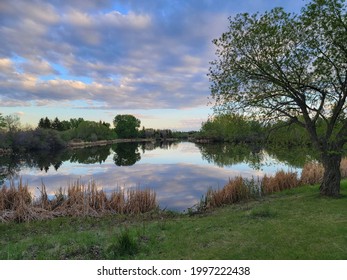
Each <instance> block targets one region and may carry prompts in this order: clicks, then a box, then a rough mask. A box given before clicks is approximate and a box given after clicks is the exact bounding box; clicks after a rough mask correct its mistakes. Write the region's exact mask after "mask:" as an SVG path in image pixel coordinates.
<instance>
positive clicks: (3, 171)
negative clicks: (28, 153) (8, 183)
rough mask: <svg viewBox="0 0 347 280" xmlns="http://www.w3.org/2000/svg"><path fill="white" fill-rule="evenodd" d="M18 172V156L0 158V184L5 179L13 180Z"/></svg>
mask: <svg viewBox="0 0 347 280" xmlns="http://www.w3.org/2000/svg"><path fill="white" fill-rule="evenodd" d="M19 172H20V159H19V158H18V155H14V154H13V155H6V156H2V157H0V184H1V185H2V184H3V183H4V181H5V180H6V179H11V178H15V177H17V176H18V174H19Z"/></svg>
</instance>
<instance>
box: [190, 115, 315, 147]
mask: <svg viewBox="0 0 347 280" xmlns="http://www.w3.org/2000/svg"><path fill="white" fill-rule="evenodd" d="M195 140H196V141H197V142H199V141H200V142H231V143H263V144H264V143H270V144H275V145H276V144H278V145H294V146H295V145H308V144H309V143H310V139H309V136H308V134H307V132H306V130H305V129H304V128H303V127H300V126H298V125H296V124H291V125H287V124H286V123H285V122H284V121H278V122H273V123H271V124H269V123H268V124H263V123H261V122H259V121H256V120H251V119H249V118H247V117H245V116H242V115H238V114H223V115H218V116H214V117H212V118H209V119H208V120H207V121H206V122H204V123H202V126H201V130H200V131H199V133H198V134H196V135H195Z"/></svg>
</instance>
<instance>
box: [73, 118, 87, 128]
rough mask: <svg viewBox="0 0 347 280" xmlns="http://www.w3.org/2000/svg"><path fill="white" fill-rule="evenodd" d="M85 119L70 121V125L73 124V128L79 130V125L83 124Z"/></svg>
mask: <svg viewBox="0 0 347 280" xmlns="http://www.w3.org/2000/svg"><path fill="white" fill-rule="evenodd" d="M83 121H84V119H83V118H78V119H70V123H71V128H77V127H78V125H79V124H80V123H81V122H83Z"/></svg>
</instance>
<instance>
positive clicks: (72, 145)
mask: <svg viewBox="0 0 347 280" xmlns="http://www.w3.org/2000/svg"><path fill="white" fill-rule="evenodd" d="M155 141H156V139H152V138H151V139H141V138H136V139H113V140H99V141H93V142H87V141H78V142H74V141H70V142H68V143H67V146H66V148H72V149H77V148H85V147H97V146H106V145H111V144H117V143H138V142H155Z"/></svg>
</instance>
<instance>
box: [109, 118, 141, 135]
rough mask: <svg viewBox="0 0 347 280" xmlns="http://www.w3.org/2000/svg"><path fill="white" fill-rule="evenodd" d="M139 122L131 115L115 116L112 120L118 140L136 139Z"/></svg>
mask: <svg viewBox="0 0 347 280" xmlns="http://www.w3.org/2000/svg"><path fill="white" fill-rule="evenodd" d="M140 124H141V121H140V120H139V119H137V118H135V117H134V116H132V115H117V116H116V117H115V118H114V120H113V125H114V127H115V131H116V133H117V135H118V137H120V138H136V137H138V136H139V131H138V128H139V127H140Z"/></svg>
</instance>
